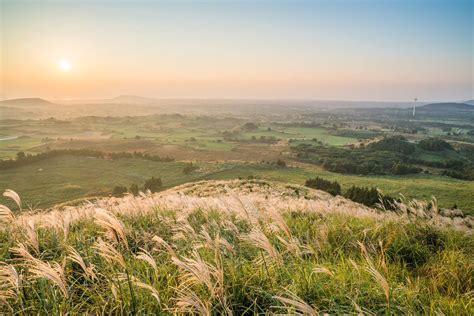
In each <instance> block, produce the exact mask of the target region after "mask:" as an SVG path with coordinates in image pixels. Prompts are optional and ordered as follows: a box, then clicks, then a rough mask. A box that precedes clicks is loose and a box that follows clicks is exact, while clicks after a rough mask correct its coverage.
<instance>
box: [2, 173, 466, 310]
mask: <svg viewBox="0 0 474 316" xmlns="http://www.w3.org/2000/svg"><path fill="white" fill-rule="evenodd" d="M4 195H5V196H6V197H7V198H10V199H12V200H13V201H14V202H15V203H17V204H18V207H21V199H20V197H19V196H18V195H17V194H16V193H15V192H13V191H6V192H5V193H4ZM413 205H414V204H412V205H411V206H410V205H409V206H405V207H404V208H403V207H401V209H404V210H405V214H402V213H395V212H383V211H379V212H377V211H375V210H372V209H369V208H367V207H364V206H362V205H359V204H356V203H353V202H351V201H348V200H345V199H343V198H341V197H336V198H334V197H331V196H330V195H329V194H326V193H324V192H322V191H316V190H311V189H307V188H303V187H300V186H291V185H283V184H276V183H273V182H266V181H227V182H226V181H220V182H216V181H214V182H212V181H210V182H199V183H196V184H187V185H184V186H181V187H178V188H175V189H172V190H168V191H165V192H162V193H159V194H154V195H151V194H141V195H140V196H138V197H133V196H126V197H124V198H104V199H101V200H98V201H97V202H94V203H87V204H83V205H80V206H75V207H63V208H62V209H52V210H50V211H42V212H23V213H20V214H17V215H15V214H14V213H13V212H11V211H10V210H9V209H8V208H7V207H5V206H1V207H0V219H1V232H0V241H1V243H0V245H1V247H0V261H1V264H0V301H1V304H0V312H1V313H3V314H19V315H31V314H66V313H68V314H79V313H80V314H82V313H87V314H199V315H253V314H305V315H320V314H324V313H329V314H411V315H415V314H437V315H440V314H445V315H472V314H473V313H474V300H473V290H474V282H473V280H474V278H473V277H474V257H473V255H472V254H473V253H474V238H473V235H472V234H470V233H466V232H461V231H458V230H455V229H454V227H450V226H446V225H441V224H440V222H438V221H437V220H436V216H432V217H431V218H428V217H426V218H422V217H423V216H410V214H412V215H413V214H415V213H416V212H415V211H417V210H415V209H414V206H413ZM408 210H410V212H408Z"/></svg>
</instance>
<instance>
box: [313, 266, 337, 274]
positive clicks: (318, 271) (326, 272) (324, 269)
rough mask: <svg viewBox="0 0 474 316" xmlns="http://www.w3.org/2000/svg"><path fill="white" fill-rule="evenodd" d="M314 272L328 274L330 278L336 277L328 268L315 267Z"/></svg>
mask: <svg viewBox="0 0 474 316" xmlns="http://www.w3.org/2000/svg"><path fill="white" fill-rule="evenodd" d="M313 272H314V273H323V274H327V275H329V276H334V273H333V272H332V271H331V270H329V269H328V268H326V267H323V266H320V265H317V266H315V267H314V268H313Z"/></svg>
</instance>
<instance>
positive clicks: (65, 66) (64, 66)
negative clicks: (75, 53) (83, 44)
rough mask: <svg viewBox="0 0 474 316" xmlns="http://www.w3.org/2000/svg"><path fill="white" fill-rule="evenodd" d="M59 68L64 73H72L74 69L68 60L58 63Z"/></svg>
mask: <svg viewBox="0 0 474 316" xmlns="http://www.w3.org/2000/svg"><path fill="white" fill-rule="evenodd" d="M58 67H59V69H61V70H62V71H66V72H67V71H70V70H71V69H72V64H71V63H70V62H69V60H67V59H61V60H60V61H59V62H58Z"/></svg>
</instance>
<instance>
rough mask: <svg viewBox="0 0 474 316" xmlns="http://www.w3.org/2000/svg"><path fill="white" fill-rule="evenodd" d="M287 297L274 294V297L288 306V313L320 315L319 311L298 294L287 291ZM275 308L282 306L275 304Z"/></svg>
mask: <svg viewBox="0 0 474 316" xmlns="http://www.w3.org/2000/svg"><path fill="white" fill-rule="evenodd" d="M286 294H287V295H286V297H283V296H274V297H273V298H274V299H276V300H278V301H280V302H281V303H282V304H283V305H284V306H285V308H286V312H287V315H295V314H302V315H310V316H316V315H319V313H318V311H317V310H316V309H315V308H313V307H312V306H311V305H309V304H308V303H306V302H305V301H304V300H303V299H301V298H300V297H298V295H296V294H294V293H292V292H290V291H287V292H286ZM273 307H274V308H278V309H281V307H280V306H273Z"/></svg>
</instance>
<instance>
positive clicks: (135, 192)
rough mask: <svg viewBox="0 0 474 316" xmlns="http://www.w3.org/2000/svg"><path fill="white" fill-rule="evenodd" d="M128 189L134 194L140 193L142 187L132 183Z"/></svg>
mask: <svg viewBox="0 0 474 316" xmlns="http://www.w3.org/2000/svg"><path fill="white" fill-rule="evenodd" d="M128 191H129V192H130V193H132V194H133V195H138V193H139V191H140V189H139V188H138V185H137V184H135V183H134V184H132V185H131V186H130V188H129V189H128Z"/></svg>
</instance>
